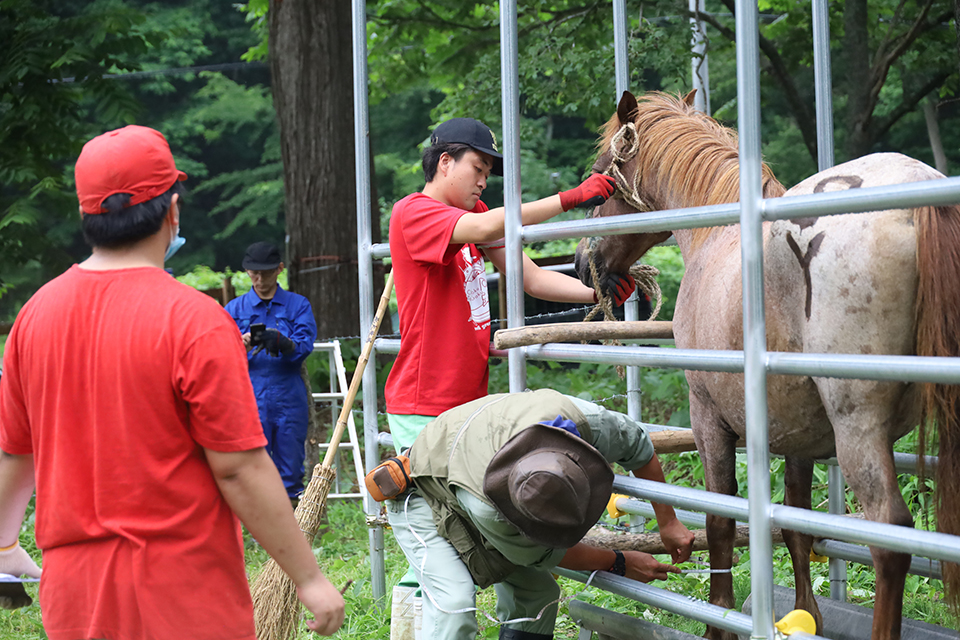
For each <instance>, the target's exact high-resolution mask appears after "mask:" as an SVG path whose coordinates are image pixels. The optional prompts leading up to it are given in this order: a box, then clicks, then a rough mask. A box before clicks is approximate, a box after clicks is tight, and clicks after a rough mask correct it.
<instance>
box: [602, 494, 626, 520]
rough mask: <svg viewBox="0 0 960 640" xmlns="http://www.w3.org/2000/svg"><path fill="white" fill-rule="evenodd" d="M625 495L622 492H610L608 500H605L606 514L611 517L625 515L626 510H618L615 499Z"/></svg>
mask: <svg viewBox="0 0 960 640" xmlns="http://www.w3.org/2000/svg"><path fill="white" fill-rule="evenodd" d="M626 497H627V496H625V495H623V494H622V493H611V494H610V500H608V501H607V514H608V515H609V516H610V517H611V518H614V519H616V518H622V517H623V516H625V515H627V514H626V512H624V511H620V509H618V508H617V500H618V499H620V498H626Z"/></svg>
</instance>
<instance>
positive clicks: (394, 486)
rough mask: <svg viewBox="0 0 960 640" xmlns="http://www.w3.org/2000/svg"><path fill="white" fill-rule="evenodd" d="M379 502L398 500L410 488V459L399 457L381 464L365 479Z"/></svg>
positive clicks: (371, 492) (369, 489)
mask: <svg viewBox="0 0 960 640" xmlns="http://www.w3.org/2000/svg"><path fill="white" fill-rule="evenodd" d="M363 481H364V484H366V485H367V491H369V492H370V496H371V497H372V498H373V499H374V500H376V501H377V502H383V501H384V500H390V499H392V498H396V497H397V496H398V495H400V494H401V493H403V492H404V491H406V490H407V489H409V488H410V486H411V482H410V458H408V457H407V456H404V455H398V456H395V457H393V458H390V459H388V460H387V461H385V462H383V463H381V464H380V466H378V467H376V468H375V469H374V470H373V471H371V472H370V473H368V474H367V475H366V477H365V478H364V479H363Z"/></svg>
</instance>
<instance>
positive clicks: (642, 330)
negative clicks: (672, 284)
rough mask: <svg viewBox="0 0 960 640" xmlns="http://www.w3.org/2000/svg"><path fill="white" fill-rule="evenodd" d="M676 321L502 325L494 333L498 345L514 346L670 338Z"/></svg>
mask: <svg viewBox="0 0 960 640" xmlns="http://www.w3.org/2000/svg"><path fill="white" fill-rule="evenodd" d="M672 338H673V323H672V322H669V321H663V320H653V321H636V322H557V323H552V324H536V325H531V326H529V327H517V328H515V329H500V330H499V331H497V332H496V333H495V334H494V336H493V346H494V348H496V349H511V348H513V347H523V346H526V345H530V344H544V343H546V342H579V341H581V340H614V339H617V340H656V339H660V340H669V339H672Z"/></svg>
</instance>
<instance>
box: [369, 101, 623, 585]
mask: <svg viewBox="0 0 960 640" xmlns="http://www.w3.org/2000/svg"><path fill="white" fill-rule="evenodd" d="M430 143H431V144H430V146H429V147H428V148H427V149H425V150H424V152H423V172H424V178H425V180H426V185H425V186H424V188H423V191H421V192H419V193H414V194H411V195H409V196H407V197H406V198H403V199H402V200H400V201H399V202H397V203H396V204H395V205H394V207H393V213H392V215H391V218H390V257H391V260H392V262H393V276H394V282H395V286H396V290H397V302H398V305H399V312H400V338H401V339H400V353H399V354H398V356H397V359H396V362H395V363H394V365H393V369H392V370H391V371H390V375H389V377H388V378H387V385H386V390H385V395H386V401H387V421H388V423H389V425H390V432H391V434H392V436H393V442H394V446H395V447H396V449H397V451H398V452H399V451H402V450H404V449H406V448H408V447H410V445H411V444H413V441H414V439H415V438H416V436H417V434H418V433H419V432H420V430H422V429H423V427H424V425H426V423H427V422H429V421H430V420H431V419H433V418H434V417H435V416H438V415H440V414H441V413H443V412H444V411H446V410H448V409H452V408H453V407H456V406H459V405H461V404H464V403H466V402H470V401H471V400H476V399H477V398H480V397H482V396H485V395H486V394H487V377H488V369H487V360H488V357H489V351H490V307H489V301H488V298H487V284H486V279H485V268H484V257H486V258H487V259H489V260H490V261H491V262H493V264H494V265H496V267H497V268H498V269H499V270H500V271H501V272H503V270H504V267H505V262H506V256H505V251H504V248H503V245H502V238H503V235H504V209H503V207H499V208H497V209H491V210H488V209H487V206H486V205H485V204H484V203H483V202H481V201H480V196H481V194H482V193H483V190H484V189H485V188H486V186H487V178H488V177H489V176H490V174H491V173H493V174H495V175H500V176H502V175H503V156H502V155H501V154H500V153H499V152H498V151H497V144H496V139H495V138H494V135H493V132H492V131H490V129H489V128H488V127H487V126H486V125H484V124H483V123H482V122H480V121H478V120H474V119H472V118H454V119H452V120H447V121H446V122H444V123H442V124H440V125H439V126H438V127H437V128H436V129H434V131H433V134H432V136H431V138H430ZM615 186H616V183H615V182H614V180H613V178H611V177H609V176H604V175H600V174H593V175H591V176H590V177H589V178H587V179H586V180H585V181H584V182H583V183H582V184H581V185H580V186H578V187H576V188H575V189H571V190H569V191H564V192H561V193H559V194H557V195H554V196H550V197H548V198H543V199H542V200H537V201H535V202H529V203H526V204H523V205H522V206H521V208H520V215H521V218H522V221H523V224H525V225H528V224H535V223H538V222H543V221H545V220H549V219H550V218H552V217H554V216H556V215H557V214H559V213H561V212H562V211H568V210H570V209H572V208H574V207H580V206H596V205H599V204H601V203H602V202H604V201H605V200H606V199H607V198H609V197H610V196H611V195H613V192H614V189H615ZM477 245H481V246H482V247H483V248H482V249H478V247H477ZM615 280H616V281H615V282H610V283H604V286H605V287H606V288H607V289H609V290H610V291H611V292H612V293H613V294H614V298H615V300H616V303H617V304H618V305H619V304H623V302H624V301H625V300H626V299H627V298H628V297H629V296H630V294H631V293H632V292H633V290H634V289H635V287H636V285H635V283H634V281H633V278H631V277H630V276H628V275H627V276H621V277H619V278H616V277H615ZM523 289H524V291H525V292H526V293H528V294H530V295H532V296H534V297H537V298H541V299H544V300H552V301H557V302H582V303H590V302H596V297H595V295H594V291H593V290H592V289H590V288H588V287H586V286H584V285H583V284H582V283H581V282H580V281H579V280H578V279H576V278H571V277H569V276H567V275H564V274H562V273H558V272H556V271H548V270H545V269H541V268H540V267H538V266H537V265H536V264H534V262H533V261H532V260H531V259H530V258H528V257H527V256H526V255H524V256H523ZM400 584H401V587H404V586H406V587H413V586H414V585H415V584H416V580H415V578H414V577H413V574H412V572H410V571H408V573H407V575H406V576H404V578H403V579H402V580H401V583H400ZM401 592H403V593H401ZM409 593H410V592H409V591H407V590H404V589H402V588H401V589H399V590H398V591H396V592H395V593H394V598H395V599H396V598H406V595H404V594H407V595H409Z"/></svg>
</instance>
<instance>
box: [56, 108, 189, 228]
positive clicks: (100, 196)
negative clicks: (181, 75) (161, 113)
mask: <svg viewBox="0 0 960 640" xmlns="http://www.w3.org/2000/svg"><path fill="white" fill-rule="evenodd" d="M75 177H76V181H77V198H78V199H79V200H80V208H81V209H82V210H83V212H84V213H86V214H96V213H104V212H105V209H104V208H103V206H102V205H103V201H104V200H106V199H107V198H108V197H110V196H112V195H114V194H117V193H129V194H131V196H133V197H131V198H130V202H129V203H127V206H128V207H129V206H131V205H135V204H140V203H141V202H146V201H147V200H152V199H153V198H156V197H157V196H159V195H162V194H164V193H166V192H167V191H168V190H169V189H170V187H172V186H173V185H174V183H175V182H177V180H186V179H187V174H185V173H184V172H183V171H179V170H177V167H176V165H175V164H174V162H173V154H172V153H170V145H168V144H167V139H166V138H164V137H163V134H162V133H160V132H159V131H157V130H155V129H151V128H149V127H140V126H137V125H135V124H132V125H129V126H126V127H123V128H122V129H115V130H113V131H108V132H106V133H104V134H102V135H99V136H97V137H96V138H94V139H93V140H90V141H89V142H88V143H87V144H85V145H83V150H82V151H81V152H80V157H79V158H77V166H76V170H75Z"/></svg>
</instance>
